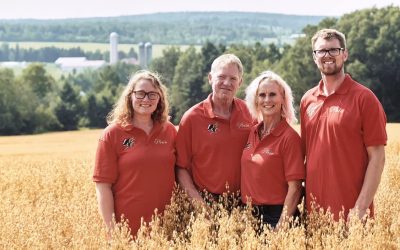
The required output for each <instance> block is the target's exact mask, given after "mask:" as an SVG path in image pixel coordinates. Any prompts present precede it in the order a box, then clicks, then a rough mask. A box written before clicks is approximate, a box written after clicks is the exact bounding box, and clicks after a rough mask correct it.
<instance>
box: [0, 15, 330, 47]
mask: <svg viewBox="0 0 400 250" xmlns="http://www.w3.org/2000/svg"><path fill="white" fill-rule="evenodd" d="M323 18H324V17H323V16H299V15H283V14H270V13H246V12H176V13H156V14H145V15H134V16H121V17H107V18H81V19H63V20H51V21H49V20H0V41H14V42H17V41H51V42H98V43H104V42H108V40H109V38H108V36H109V34H110V33H111V32H117V33H118V34H124V35H123V36H121V37H120V42H121V43H130V44H136V43H139V42H142V41H151V42H152V43H153V44H175V45H182V44H184V45H186V44H193V45H194V44H197V45H201V44H204V43H205V42H206V41H211V42H213V43H224V44H232V43H243V42H247V43H249V44H251V43H254V42H256V41H262V40H263V39H267V38H279V37H281V36H289V35H291V34H294V33H300V32H301V29H302V28H303V27H304V26H305V25H307V24H317V23H318V22H319V21H321V20H322V19H323Z"/></svg>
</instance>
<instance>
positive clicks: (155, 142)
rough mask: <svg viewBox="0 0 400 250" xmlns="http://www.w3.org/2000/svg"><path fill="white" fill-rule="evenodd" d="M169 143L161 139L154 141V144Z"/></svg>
mask: <svg viewBox="0 0 400 250" xmlns="http://www.w3.org/2000/svg"><path fill="white" fill-rule="evenodd" d="M167 143H168V142H167V141H163V140H161V139H154V144H167Z"/></svg>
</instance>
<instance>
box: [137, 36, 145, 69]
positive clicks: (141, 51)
mask: <svg viewBox="0 0 400 250" xmlns="http://www.w3.org/2000/svg"><path fill="white" fill-rule="evenodd" d="M138 47H139V64H140V67H141V68H142V69H145V68H146V53H145V51H144V43H142V42H140V43H139V44H138Z"/></svg>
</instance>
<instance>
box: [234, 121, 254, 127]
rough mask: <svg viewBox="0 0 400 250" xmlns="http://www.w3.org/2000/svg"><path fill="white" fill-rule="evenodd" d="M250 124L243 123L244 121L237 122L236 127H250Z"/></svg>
mask: <svg viewBox="0 0 400 250" xmlns="http://www.w3.org/2000/svg"><path fill="white" fill-rule="evenodd" d="M250 126H251V125H250V124H248V123H245V122H239V123H238V124H237V127H238V128H250Z"/></svg>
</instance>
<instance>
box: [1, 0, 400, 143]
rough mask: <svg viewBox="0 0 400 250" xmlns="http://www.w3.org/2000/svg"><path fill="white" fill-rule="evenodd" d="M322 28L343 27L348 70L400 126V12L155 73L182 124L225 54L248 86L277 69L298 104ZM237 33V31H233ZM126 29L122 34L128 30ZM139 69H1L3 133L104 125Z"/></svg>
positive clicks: (331, 22)
mask: <svg viewBox="0 0 400 250" xmlns="http://www.w3.org/2000/svg"><path fill="white" fill-rule="evenodd" d="M321 28H336V29H338V30H340V31H341V32H343V33H344V34H345V35H346V37H347V45H348V49H349V60H348V62H347V63H346V66H345V71H346V72H348V73H350V74H351V75H352V77H353V78H354V79H356V80H357V81H359V82H360V83H362V84H364V85H365V86H367V87H368V88H370V89H371V90H372V91H373V92H374V93H375V94H376V95H377V97H378V98H379V100H380V101H381V103H382V105H383V107H384V109H385V112H386V114H387V118H388V121H389V122H400V112H399V110H400V8H399V7H393V6H389V7H385V8H380V9H378V8H371V9H364V10H359V11H355V12H352V13H349V14H346V15H343V16H341V17H340V18H325V19H323V20H321V21H320V22H318V23H317V24H309V25H306V26H305V27H303V29H302V31H301V32H303V33H304V34H305V36H304V37H301V38H298V39H297V40H296V42H295V43H294V44H292V45H285V46H283V47H278V46H277V45H276V44H274V43H271V44H263V43H260V42H255V43H251V44H244V43H240V42H238V43H232V44H226V43H216V42H211V41H207V42H204V43H203V44H202V47H201V50H196V49H195V48H194V47H190V48H189V49H187V50H184V51H181V50H180V48H179V46H170V47H168V48H167V49H166V50H164V52H163V56H162V57H158V58H155V59H154V60H153V61H152V63H151V65H150V69H151V70H153V71H157V72H158V73H160V74H161V75H162V78H163V82H164V83H165V84H166V85H167V86H168V88H169V99H170V103H171V107H172V110H171V116H172V121H173V123H175V124H178V123H179V120H180V118H181V116H182V114H183V113H184V112H185V111H186V110H187V109H188V108H189V107H191V106H192V105H194V104H195V103H198V102H199V101H201V100H203V99H204V98H205V97H206V96H207V95H208V94H209V93H210V91H211V90H210V87H209V85H208V83H207V74H208V72H209V69H210V65H211V62H212V61H213V60H214V59H215V58H216V57H217V56H219V55H220V54H222V53H234V54H236V55H237V56H238V57H239V58H240V59H241V60H242V62H243V65H244V83H243V84H242V87H241V89H240V91H239V93H238V96H239V97H243V96H244V89H245V87H246V86H247V85H248V84H249V83H250V81H251V80H252V79H254V78H255V77H256V76H257V75H258V74H259V73H261V72H262V71H265V70H273V71H274V72H276V73H278V74H279V75H281V76H282V77H283V79H285V80H286V81H287V82H288V84H289V85H290V86H291V87H292V89H293V92H294V96H295V105H296V107H297V106H298V104H299V101H300V98H301V97H302V95H303V94H304V93H305V91H306V90H308V89H309V88H311V87H313V86H315V85H316V84H317V82H318V81H319V80H320V74H319V71H318V69H317V67H316V66H315V64H314V62H313V59H312V51H311V41H310V40H311V37H312V35H313V34H314V33H315V32H316V31H317V30H319V29H321ZM231 29H232V28H231ZM121 32H122V31H121ZM139 69H140V68H139V66H136V65H127V64H122V63H119V64H116V65H113V66H106V67H103V68H101V69H99V70H96V71H83V72H78V73H76V72H75V73H74V72H72V73H70V74H69V75H66V76H63V77H61V78H60V79H57V80H56V79H55V78H54V77H53V76H51V75H50V74H49V72H46V70H45V67H44V65H43V64H41V63H32V64H29V66H28V67H26V68H25V69H24V70H23V71H22V73H20V74H15V73H14V72H13V70H11V69H6V68H0V112H1V113H0V134H3V135H8V134H29V133H40V132H45V131H54V130H74V129H79V128H82V127H90V128H102V127H105V126H106V123H105V116H106V114H107V113H108V112H109V111H110V109H111V108H112V105H113V103H114V102H115V101H116V99H117V98H118V96H119V94H120V91H121V90H122V89H123V87H124V86H125V85H126V84H127V82H128V79H129V76H130V75H131V74H132V73H133V72H135V71H136V70H139Z"/></svg>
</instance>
